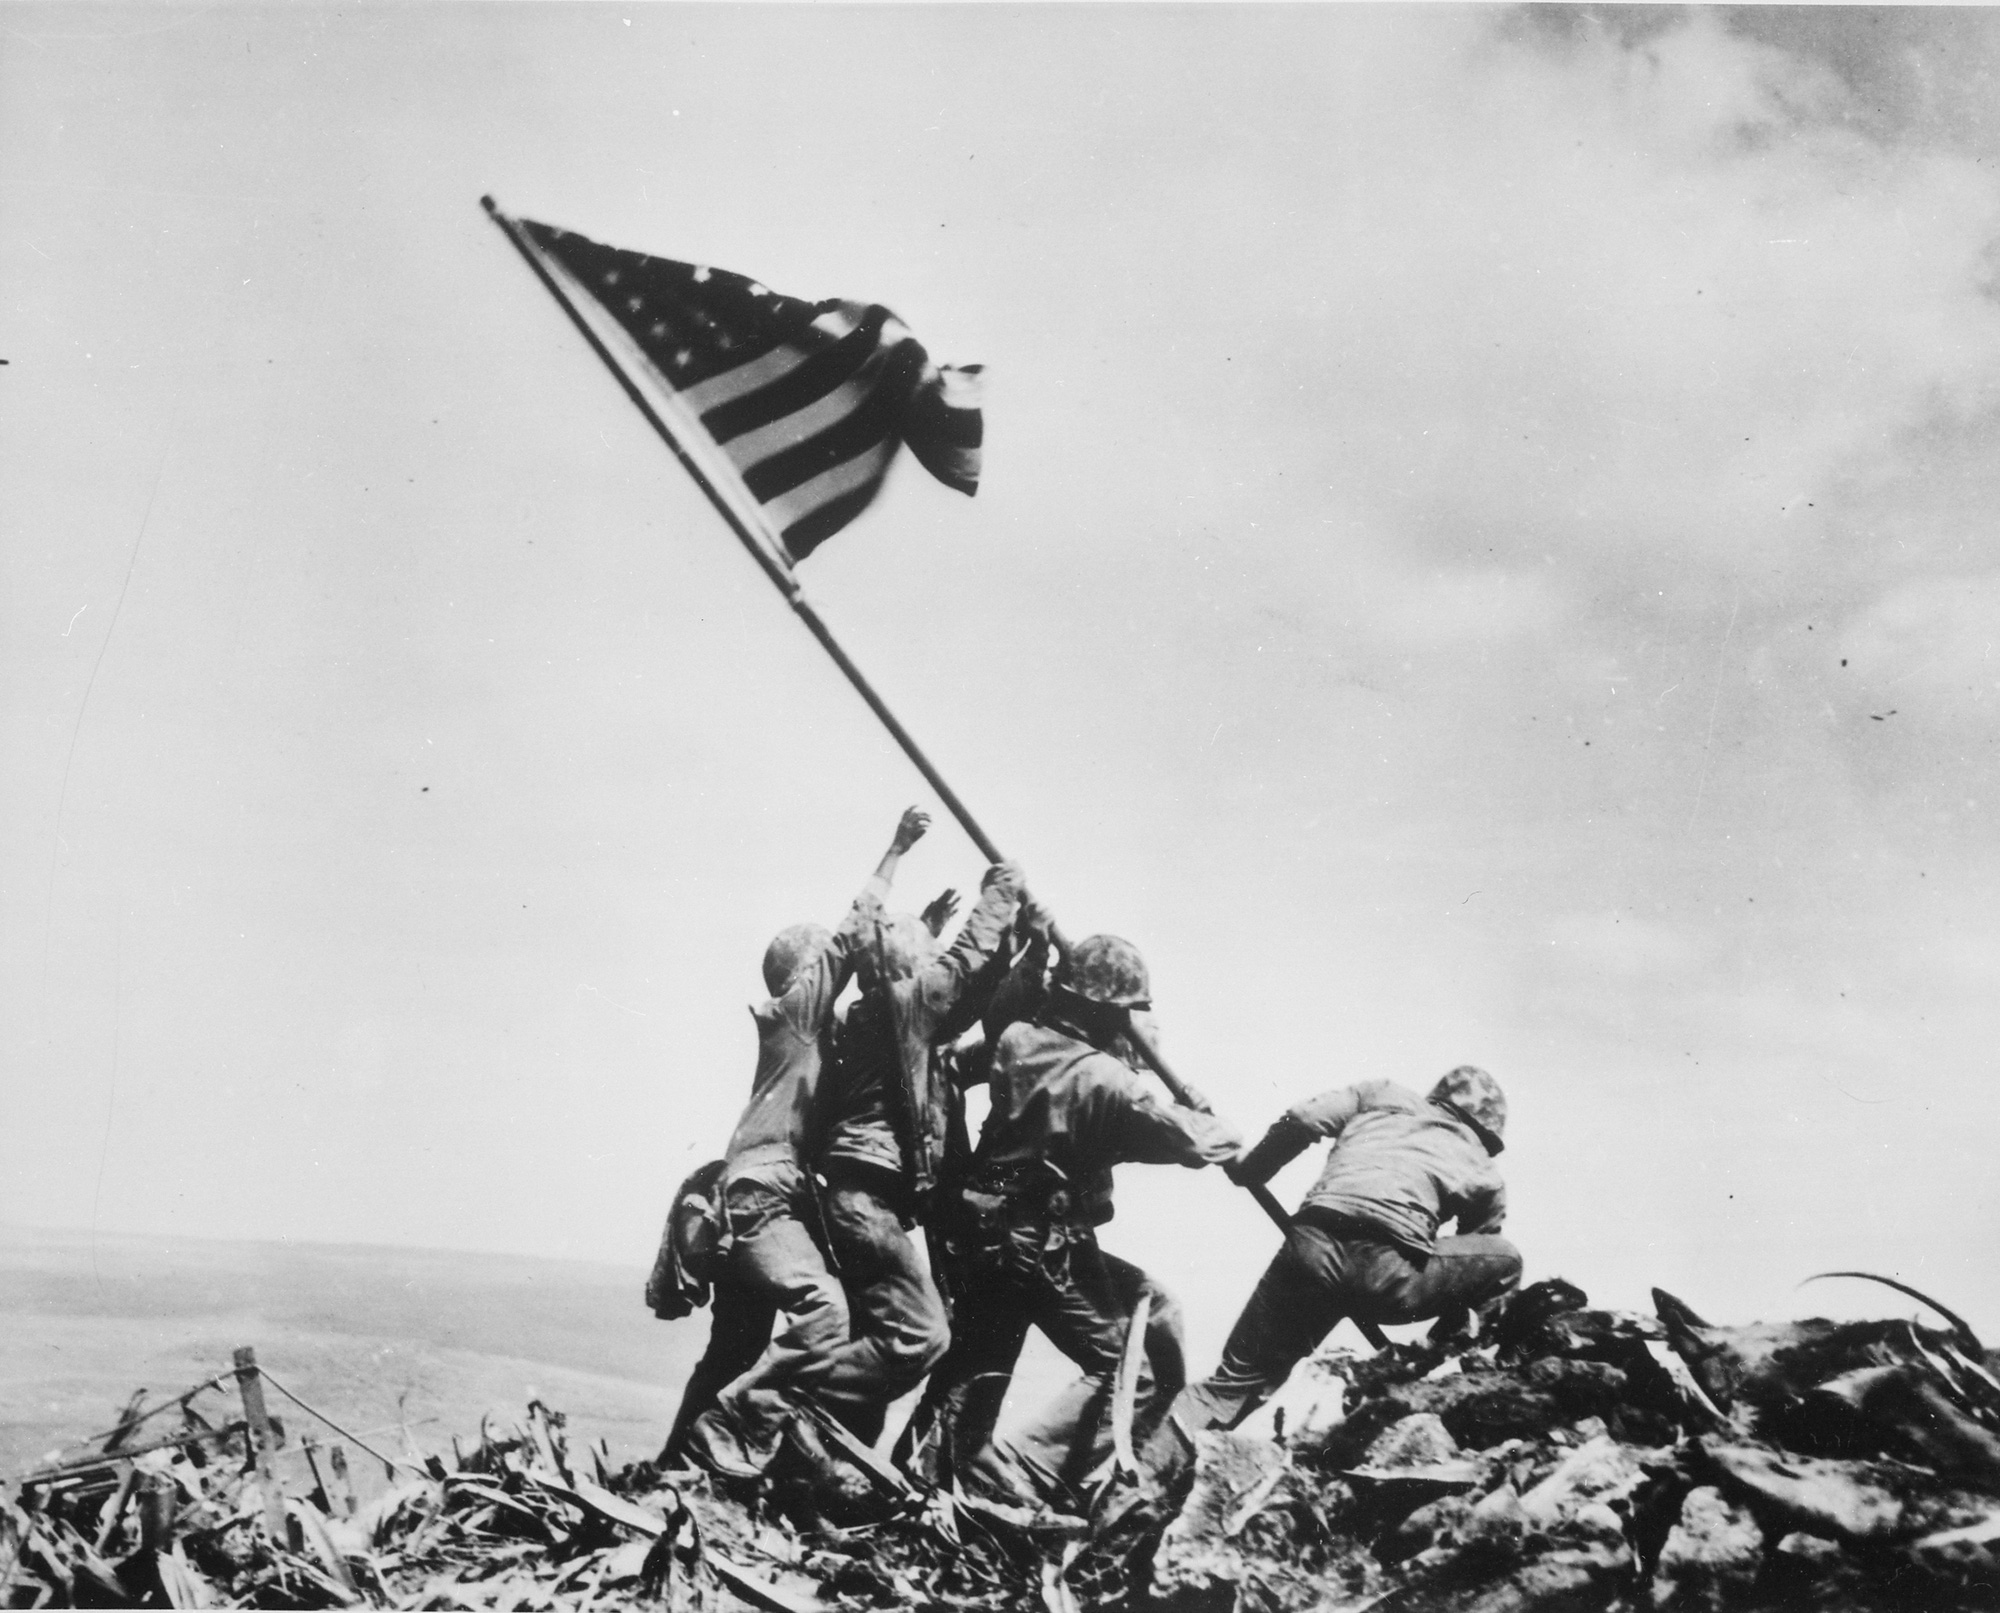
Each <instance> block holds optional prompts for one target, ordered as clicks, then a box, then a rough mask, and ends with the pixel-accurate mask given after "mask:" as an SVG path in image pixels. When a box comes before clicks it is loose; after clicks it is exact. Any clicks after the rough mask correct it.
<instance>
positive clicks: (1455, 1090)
mask: <svg viewBox="0 0 2000 1613" xmlns="http://www.w3.org/2000/svg"><path fill="white" fill-rule="evenodd" d="M1430 1100H1431V1102H1432V1103H1436V1104H1442V1105H1443V1106H1444V1107H1445V1108H1447V1109H1449V1110H1451V1111H1452V1113H1453V1114H1455V1115H1457V1116H1458V1117H1459V1119H1461V1120H1463V1121H1464V1122H1465V1123H1466V1124H1467V1125H1469V1126H1471V1127H1472V1129H1473V1130H1474V1131H1476V1132H1478V1133H1479V1140H1480V1141H1481V1142H1482V1143H1484V1144H1485V1145H1486V1151H1487V1153H1489V1154H1497V1153H1499V1152H1500V1150H1501V1149H1502V1148H1504V1147H1505V1146H1506V1144H1505V1143H1504V1142H1503V1141H1502V1140H1501V1139H1502V1138H1504V1137H1505V1136H1506V1134H1507V1094H1506V1093H1504V1092H1502V1091H1501V1090H1500V1083H1499V1082H1498V1081H1496V1080H1494V1079H1493V1077H1492V1076H1490V1075H1488V1074H1487V1073H1486V1072H1485V1071H1484V1070H1482V1069H1480V1068H1479V1067H1478V1066H1476V1065H1472V1064H1461V1065H1460V1066H1459V1067H1458V1068H1457V1069H1455V1070H1452V1071H1450V1072H1449V1073H1448V1074H1446V1075H1444V1076H1442V1077H1440V1078H1439V1080H1438V1084H1437V1085H1436V1086H1434V1087H1432V1088H1431V1090H1430Z"/></svg>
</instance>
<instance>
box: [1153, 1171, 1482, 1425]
mask: <svg viewBox="0 0 2000 1613" xmlns="http://www.w3.org/2000/svg"><path fill="white" fill-rule="evenodd" d="M1520 1280H1521V1252H1520V1251H1519V1250H1518V1249H1516V1248H1515V1247H1514V1246H1513V1245H1512V1244H1511V1243H1509V1242H1508V1241H1507V1240H1506V1239H1505V1238H1501V1237H1495V1236H1493V1235H1491V1234H1478V1235H1474V1236H1467V1237H1450V1238H1439V1239H1438V1240H1437V1247H1436V1248H1435V1249H1434V1250H1433V1251H1432V1252H1431V1253H1430V1254H1429V1255H1422V1254H1419V1253H1417V1252H1416V1251H1413V1250H1410V1249H1406V1248H1405V1247H1403V1246H1402V1245H1401V1244H1398V1243H1394V1242H1391V1241H1390V1240H1389V1239H1388V1238H1387V1237H1385V1236H1384V1235H1382V1234H1381V1233H1380V1232H1377V1231H1374V1230H1372V1229H1370V1228H1369V1227H1367V1226H1366V1225H1365V1223H1359V1222H1346V1223H1321V1222H1318V1221H1315V1220H1314V1219H1313V1218H1312V1212H1311V1211H1310V1210H1307V1211H1304V1212H1302V1214H1301V1216H1300V1218H1299V1219H1298V1220H1296V1221H1294V1222H1293V1223H1292V1227H1291V1230H1290V1231H1289V1232H1288V1233H1287V1234H1286V1235H1285V1242H1284V1246H1283V1247H1282V1248H1281V1249H1279V1251H1278V1253H1277V1255H1276V1256H1275V1257H1274V1258H1273V1259H1272V1261H1271V1264H1270V1266H1269V1267H1267V1268H1266V1270H1265V1272H1264V1275H1263V1277H1262V1278H1261V1279H1260V1280H1259V1282H1258V1284H1257V1287H1256V1289H1255V1291H1253V1292H1252V1294H1251V1295H1250V1302H1249V1303H1248V1304H1247V1305H1245V1306H1244V1307H1243V1314H1242V1315H1241V1316H1239V1317H1238V1318H1237V1319H1236V1326H1235V1327H1234V1328H1233V1329H1231V1331H1230V1334H1229V1342H1228V1343H1227V1344H1226V1345H1224V1346H1223V1350H1222V1364H1221V1365H1220V1366H1219V1367H1217V1368H1216V1370H1215V1371H1214V1372H1213V1373H1211V1374H1210V1375H1209V1376H1208V1377H1207V1378H1205V1379H1203V1380H1202V1381H1201V1382H1200V1383H1197V1384H1193V1385H1190V1386H1189V1387H1188V1388H1187V1389H1186V1390H1185V1391H1184V1392H1183V1393H1182V1394H1181V1396H1180V1398H1179V1400H1178V1401H1176V1402H1175V1405H1174V1408H1173V1416H1174V1421H1175V1423H1176V1424H1178V1425H1179V1426H1180V1428H1181V1429H1182V1430H1183V1431H1184V1432H1186V1433H1189V1434H1193V1433H1196V1432H1199V1431H1200V1430H1202V1429H1207V1428H1234V1427H1235V1426H1236V1425H1237V1424H1238V1423H1240V1422H1242V1421H1243V1419H1244V1418H1245V1417H1247V1416H1249V1415H1250V1413H1251V1412H1253V1411H1255V1410H1256V1409H1257V1408H1258V1407H1259V1406H1261V1405H1262V1404H1263V1403H1264V1402H1265V1401H1266V1400H1268V1399H1270V1397H1271V1396H1272V1395H1273V1394H1275V1393H1276V1392H1277V1391H1278V1389H1279V1388H1280V1387H1282V1386H1283V1384H1284V1381H1285V1379H1286V1378H1287V1377H1289V1376H1290V1375H1291V1370H1292V1368H1293V1367H1295V1366H1297V1365H1298V1363H1299V1362H1300V1361H1302V1360H1304V1359H1305V1358H1306V1357H1307V1356H1308V1355H1310V1354H1312V1352H1313V1351H1314V1350H1315V1349H1317V1348H1318V1347H1319V1343H1320V1341H1321V1340H1322V1339H1324V1338H1325V1337H1326V1336H1327V1334H1328V1333H1330V1332H1332V1331H1333V1327H1334V1324H1335V1323H1336V1322H1338V1321H1340V1319H1341V1318H1342V1317H1345V1316H1351V1317H1356V1318H1358V1319H1360V1320H1362V1321H1367V1322H1376V1323H1394V1322H1420V1321H1423V1320H1424V1319H1426V1318H1427V1317H1432V1316H1438V1315H1442V1314H1443V1313H1444V1312H1446V1311H1448V1310H1454V1309H1458V1308H1462V1307H1471V1306H1476V1305H1481V1304H1484V1303H1485V1302H1486V1301H1487V1300H1489V1299H1492V1298H1493V1297H1495V1296H1496V1295H1499V1294H1502V1293H1505V1292H1506V1291H1507V1290H1508V1289H1510V1288H1513V1287H1515V1286H1516V1285H1517V1284H1518V1283H1519V1282H1520Z"/></svg>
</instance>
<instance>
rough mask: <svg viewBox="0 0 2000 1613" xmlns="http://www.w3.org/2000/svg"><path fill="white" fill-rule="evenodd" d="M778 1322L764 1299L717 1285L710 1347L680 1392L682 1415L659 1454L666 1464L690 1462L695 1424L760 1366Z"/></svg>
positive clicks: (775, 1312) (724, 1283)
mask: <svg viewBox="0 0 2000 1613" xmlns="http://www.w3.org/2000/svg"><path fill="white" fill-rule="evenodd" d="M777 1317H778V1310H777V1307H776V1306H775V1305H773V1304H772V1303H771V1301H770V1299H769V1298H768V1297H766V1296H765V1295H762V1294H753V1293H750V1292H748V1291H747V1290H745V1289H742V1288H739V1287H737V1286H736V1285H735V1284H734V1283H731V1282H728V1281H726V1280H725V1281H721V1282H718V1283H717V1284H716V1285H715V1298H714V1300H713V1302H712V1303H711V1306H710V1310H709V1322H708V1348H707V1349H706V1350H705V1351H703V1352H702V1357H701V1359H700V1360H699V1361H697V1362H696V1363H695V1367H694V1371H692V1372H690V1373H689V1374H688V1380H687V1387H686V1388H685V1389H684V1390H682V1391H681V1409H680V1412H679V1414H678V1415H677V1416H675V1418H674V1426H673V1429H672V1431H671V1432H670V1433H669V1434H668V1435H667V1443H666V1445H665V1446H664V1447H663V1448H662V1449H661V1451H660V1461H661V1462H662V1463H663V1464H672V1463H677V1462H681V1461H684V1460H685V1459H686V1457H687V1436H688V1430H689V1429H690V1428H692V1427H693V1426H694V1420H695V1419H696V1418H697V1417H699V1416H700V1415H701V1414H702V1413H703V1412H705V1411H707V1410H708V1409H709V1407H711V1406H713V1405H714V1404H715V1400H716V1396H717V1395H719V1394H721V1393H722V1390H723V1388H724V1386H725V1385H727V1384H728V1383H729V1382H731V1380H733V1379H736V1378H740V1377H741V1376H742V1375H743V1374H744V1373H746V1372H748V1371H749V1370H750V1368H751V1367H753V1366H755V1365H756V1363H757V1358H758V1357H759V1356H761V1355H762V1354H763V1353H764V1348H765V1346H766V1345H768V1344H769V1343H770V1342H771V1329H772V1327H773V1326H774V1325H775V1324H776V1322H777Z"/></svg>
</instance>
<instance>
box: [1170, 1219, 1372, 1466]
mask: <svg viewBox="0 0 2000 1613" xmlns="http://www.w3.org/2000/svg"><path fill="white" fill-rule="evenodd" d="M1341 1277H1342V1262H1341V1259H1340V1249H1339V1245H1338V1242H1337V1240H1335V1239H1334V1238H1332V1237H1331V1236H1330V1235H1329V1234H1327V1233H1326V1232H1325V1231H1323V1230H1321V1229H1320V1228H1318V1227H1315V1226H1312V1225H1311V1224H1310V1223H1307V1222H1298V1223H1295V1224H1294V1225H1293V1227H1292V1229H1291V1230H1290V1231H1289V1232H1288V1233H1286V1235H1285V1242H1284V1245H1283V1247H1281V1248H1280V1249H1279V1250H1278V1252H1277V1254H1276V1255H1274V1256H1273V1257H1272V1260H1271V1264H1270V1265H1269V1266H1267V1267H1266V1268H1265V1270H1264V1275H1263V1276H1262V1277H1261V1278H1259V1279H1258V1282H1257V1286H1256V1288H1255V1289H1253V1290H1252V1291H1251V1294H1250V1299H1249V1302H1248V1303H1247V1304H1245V1305H1244V1307H1243V1314H1242V1315H1240V1316H1239V1317H1237V1319H1236V1325H1235V1326H1234V1327H1233V1328H1231V1329H1230V1330H1229V1341H1228V1342H1227V1343H1226V1344H1224V1345H1223V1347H1222V1361H1221V1364H1220V1365H1218V1366H1217V1367H1216V1369H1215V1371H1213V1372H1212V1373H1210V1374H1209V1375H1208V1376H1207V1377H1206V1378H1204V1379H1202V1381H1201V1382H1200V1383H1197V1384H1191V1385H1190V1386H1189V1387H1188V1388H1187V1389H1185V1390H1184V1391H1183V1392H1182V1393H1181V1395H1180V1398H1179V1399H1178V1400H1176V1401H1175V1402H1174V1408H1173V1420H1174V1422H1175V1423H1176V1424H1177V1425H1178V1426H1179V1427H1180V1428H1181V1430H1182V1431H1183V1432H1184V1433H1187V1434H1189V1435H1193V1434H1196V1433H1199V1432H1201V1431H1202V1430H1203V1429H1208V1428H1234V1427H1235V1426H1236V1425H1237V1424H1238V1423H1240V1422H1242V1421H1243V1419H1244V1418H1246V1417H1248V1416H1249V1415H1250V1413H1251V1412H1253V1411H1255V1410H1256V1409H1257V1408H1258V1407H1259V1406H1261V1405H1263V1404H1264V1402H1265V1401H1267V1400H1269V1399H1270V1398H1271V1396H1272V1395H1274V1394H1275V1393H1277V1391H1278V1390H1279V1389H1280V1388H1282V1387H1283V1385H1284V1382H1285V1379H1286V1378H1288V1377H1290V1376H1291V1371H1292V1368H1293V1367H1295V1366H1297V1365H1298V1364H1299V1362H1301V1361H1303V1360H1304V1359H1305V1358H1306V1357H1307V1356H1309V1355H1311V1354H1312V1352H1313V1351H1314V1350H1316V1349H1318V1348H1319V1344H1320V1341H1321V1340H1322V1339H1324V1338H1325V1337H1326V1336H1327V1334H1328V1333H1330V1332H1332V1331H1333V1327H1334V1324H1335V1323H1337V1322H1338V1321H1339V1320H1340V1319H1341V1317H1342V1316H1343V1315H1344V1314H1346V1312H1345V1309H1344V1305H1343V1300H1342V1295H1341Z"/></svg>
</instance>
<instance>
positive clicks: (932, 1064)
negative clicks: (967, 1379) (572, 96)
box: [819, 868, 1019, 1442]
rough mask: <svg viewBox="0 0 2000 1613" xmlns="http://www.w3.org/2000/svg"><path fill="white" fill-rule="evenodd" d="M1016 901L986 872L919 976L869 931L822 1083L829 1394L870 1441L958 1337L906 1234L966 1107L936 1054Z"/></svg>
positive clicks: (933, 1186) (1003, 874) (1006, 883)
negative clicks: (835, 1276) (843, 1335)
mask: <svg viewBox="0 0 2000 1613" xmlns="http://www.w3.org/2000/svg"><path fill="white" fill-rule="evenodd" d="M1018 897H1019V878H1018V875H1016V874H1015V873H1013V872H1012V871H1011V870H1003V869H998V868H996V869H995V870H994V871H993V872H991V873H989V875H988V876H987V879H986V882H985V888H984V889H983V890H982V891H981V893H980V898H979V900H978V902H977V903H975V904H974V906H973V909H972V912H971V913H970V914H969V915H968V916H967V917H966V920H965V923H964V925H963V926H962V927H961V929H960V931H959V934H958V937H957V939H956V940H955V941H954V942H953V943H952V945H951V947H950V948H949V949H948V950H946V951H945V952H943V953H942V954H941V955H934V956H931V957H930V958H928V959H927V960H926V959H918V960H915V967H914V972H901V973H900V974H899V971H898V968H897V967H895V966H894V965H892V962H891V959H890V958H889V957H888V956H887V954H888V953H889V952H890V951H891V950H892V948H891V944H890V937H889V936H888V935H885V933H884V932H885V928H886V927H885V925H884V924H883V923H881V922H877V923H875V924H874V925H873V926H871V927H870V930H869V933H868V936H867V939H866V942H865V946H866V948H867V950H868V952H869V953H871V954H872V963H871V965H870V966H869V967H867V968H864V970H863V979H864V983H865V990H864V992H863V995H862V998H861V1000H860V1001H859V1002H857V1003H856V1004H855V1005H854V1006H853V1007H852V1008H850V1009H849V1010H848V1013H847V1017H846V1020H845V1022H844V1023H843V1024H842V1026H841V1030H840V1034H839V1036H838V1038H837V1041H836V1051H835V1058H834V1062H833V1065H832V1066H831V1068H830V1069H829V1071H828V1073H827V1077H826V1080H825V1081H824V1082H823V1084H822V1087H821V1091H820V1102H821V1107H822V1109H823V1111H824V1115H825V1120H824V1132H825V1142H824V1143H823V1145H821V1148H820V1151H819V1169H820V1171H821V1174H822V1176H823V1178H824V1180H825V1183H826V1200H825V1203H826V1232H827V1241H828V1247H829V1249H830V1251H831V1253H832V1255H833V1260H834V1265H835V1267H836V1269H837V1270H838V1272H839V1274H840V1278H841V1281H842V1283H843V1285H844V1287H845V1289H846V1293H847V1301H848V1308H849V1313H850V1316H851V1319H852V1326H853V1336H852V1338H851V1339H850V1341H849V1342H848V1343H847V1344H846V1345H845V1346H844V1347H842V1348H841V1349H840V1350H838V1351H837V1352H836V1353H835V1357H834V1360H833V1362H832V1363H831V1365H830V1367H829V1368H828V1371H827V1374H826V1376H825V1378H824V1380H823V1381H822V1382H821V1384H820V1386H819V1396H820V1399H821V1400H822V1401H823V1402H824V1403H825V1405H826V1406H827V1408H828V1410H830V1411H832V1412H833V1413H834V1415H836V1416H837V1417H839V1418H840V1419H841V1420H842V1421H843V1422H844V1423H846V1424H847V1426H848V1427H849V1428H850V1429H852V1430H853V1431H854V1432H855V1433H856V1434H858V1435H859V1436H860V1437H861V1438H863V1439H865V1440H868V1441H871V1442H872V1441H873V1440H875V1439H877V1438H878V1437H880V1435H881V1432H882V1425H883V1421H884V1418H885V1416H886V1414H887V1412H888V1409H889V1405H890V1403H891V1402H892V1401H894V1400H895V1399H896V1398H897V1397H898V1396H900V1395H902V1394H905V1393H907V1392H908V1391H909V1390H911V1389H914V1388H915V1387H916V1386H917V1384H918V1383H919V1382H920V1381H922V1379H923V1376H924V1374H925V1373H927V1372H929V1371H930V1370H931V1368H932V1367H933V1366H935V1365H936V1364H937V1362H938V1359H939V1357H941V1356H942V1355H943V1354H944V1352H945V1349H946V1346H947V1345H948V1344H949V1342H950V1337H951V1334H950V1328H949V1324H948V1322H947V1320H946V1316H945V1307H944V1302H943V1300H942V1299H941V1298H940V1297H939V1295H938V1291H937V1289H936V1287H935V1285H934V1284H933V1282H932V1280H931V1278H930V1276H929V1275H928V1274H927V1273H926V1271H925V1269H924V1262H923V1260H922V1259H921V1257H919V1255H918V1254H917V1250H916V1246H915V1245H914V1244H913V1243H912V1241H911V1239H910V1235H909V1228H910V1227H911V1226H913V1225H914V1224H915V1223H916V1221H917V1219H918V1218H919V1217H920V1216H921V1215H922V1214H923V1213H924V1212H925V1211H926V1210H927V1209H928V1208H929V1207H930V1205H931V1203H932V1200H933V1198H934V1196H935V1194H936V1192H937V1189H938V1185H939V1182H940V1180H941V1177H942V1174H943V1172H944V1169H945V1156H946V1151H947V1146H946V1145H947V1141H948V1138H949V1136H950V1133H951V1129H952V1124H953V1120H954V1114H955V1109H956V1104H957V1095H956V1093H955V1092H954V1091H953V1090H952V1089H951V1086H950V1083H949V1077H948V1076H947V1075H946V1074H945V1072H944V1071H943V1069H942V1068H941V1061H940V1060H939V1058H938V1056H937V1048H938V1046H939V1044H940V1043H941V1042H943V1041H946V1040H949V1039H950V1038H952V1037H953V1036H955V1035H956V1034H958V1032H959V1031H960V1030H961V1029H963V1028H965V1027H966V1026H969V1025H970V1024H971V1022H972V1020H973V1019H974V1018H975V1017H976V1015H977V1014H978V1012H979V1011H980V1010H981V1008H982V1007H983V1006H984V1004H983V1002H982V1000H981V997H982V994H981V993H980V992H979V991H978V990H977V989H976V988H977V986H978V985H979V983H980V982H981V981H982V979H983V978H984V977H985V976H986V975H987V974H988V973H989V972H990V971H988V969H987V965H988V963H989V961H990V960H991V959H993V958H994V956H995V954H996V952H997V951H998V949H999V946H1000V943H1001V941H1002V940H1003V939H1004V938H1005V936H1006V934H1007V931H1008V927H1009V925H1010V924H1011V922H1012V919H1013V912H1014V907H1015V904H1016V902H1017V900H1018ZM891 922H892V923H901V924H903V925H906V926H907V925H914V924H916V923H917V921H915V920H913V919H908V918H904V919H901V920H898V921H891ZM986 983H987V987H988V991H987V993H986V994H987V995H990V986H991V982H990V981H987V982H986Z"/></svg>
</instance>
